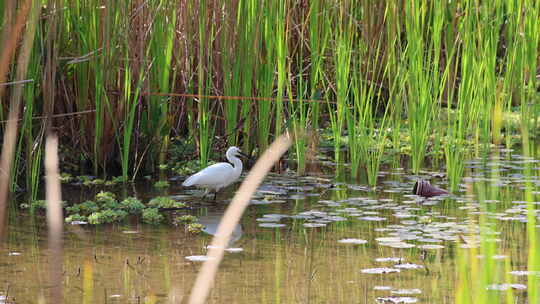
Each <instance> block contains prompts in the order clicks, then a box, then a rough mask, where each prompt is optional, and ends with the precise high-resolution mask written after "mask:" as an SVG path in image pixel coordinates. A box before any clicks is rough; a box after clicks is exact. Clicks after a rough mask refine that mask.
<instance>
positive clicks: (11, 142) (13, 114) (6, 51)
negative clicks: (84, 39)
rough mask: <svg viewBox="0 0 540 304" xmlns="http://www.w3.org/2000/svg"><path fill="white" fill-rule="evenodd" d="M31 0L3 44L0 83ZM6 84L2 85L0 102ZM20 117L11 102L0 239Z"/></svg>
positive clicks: (2, 165)
mask: <svg viewBox="0 0 540 304" xmlns="http://www.w3.org/2000/svg"><path fill="white" fill-rule="evenodd" d="M30 4H31V1H29V0H27V1H25V2H24V3H23V4H22V6H21V8H20V10H19V13H18V15H17V18H16V21H15V25H14V26H13V28H12V29H11V35H10V36H9V38H8V39H7V41H6V45H2V48H3V51H2V54H1V55H0V83H3V82H5V80H6V78H7V74H8V71H9V66H10V64H9V63H10V61H11V58H12V56H13V53H14V51H15V49H16V47H17V41H18V40H19V35H20V33H21V31H22V29H23V26H24V24H25V22H26V18H27V16H28V12H29V11H30ZM5 87H6V86H0V104H1V101H2V97H3V94H4V89H5ZM18 117H19V103H16V104H11V107H10V111H9V114H8V122H7V125H6V129H5V133H4V141H3V144H2V156H1V159H0V240H1V239H3V236H4V226H5V219H6V218H7V215H6V210H7V208H6V206H7V199H8V193H9V182H10V175H11V165H12V163H13V156H14V153H15V145H16V140H17V118H18Z"/></svg>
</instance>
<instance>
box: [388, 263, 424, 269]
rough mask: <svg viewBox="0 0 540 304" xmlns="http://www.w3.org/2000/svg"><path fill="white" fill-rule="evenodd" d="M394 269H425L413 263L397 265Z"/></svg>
mask: <svg viewBox="0 0 540 304" xmlns="http://www.w3.org/2000/svg"><path fill="white" fill-rule="evenodd" d="M394 267H396V268H399V269H421V268H424V266H422V265H418V264H413V263H404V264H396V265H394Z"/></svg>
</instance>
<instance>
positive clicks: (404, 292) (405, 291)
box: [391, 288, 422, 295]
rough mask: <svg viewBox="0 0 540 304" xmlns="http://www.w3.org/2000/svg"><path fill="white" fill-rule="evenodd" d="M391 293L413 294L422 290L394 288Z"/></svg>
mask: <svg viewBox="0 0 540 304" xmlns="http://www.w3.org/2000/svg"><path fill="white" fill-rule="evenodd" d="M391 293H393V294H398V295H412V294H421V293H422V290H420V289H418V288H414V289H394V290H392V291H391Z"/></svg>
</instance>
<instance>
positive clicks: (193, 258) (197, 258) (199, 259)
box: [186, 255, 211, 262]
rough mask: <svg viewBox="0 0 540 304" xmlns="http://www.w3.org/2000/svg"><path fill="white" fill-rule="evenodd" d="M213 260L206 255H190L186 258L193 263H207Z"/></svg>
mask: <svg viewBox="0 0 540 304" xmlns="http://www.w3.org/2000/svg"><path fill="white" fill-rule="evenodd" d="M210 259H211V258H210V257H209V256H206V255H190V256H187V257H186V260H188V261H191V262H205V261H208V260H210Z"/></svg>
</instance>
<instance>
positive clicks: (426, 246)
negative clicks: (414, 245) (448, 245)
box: [418, 245, 444, 250]
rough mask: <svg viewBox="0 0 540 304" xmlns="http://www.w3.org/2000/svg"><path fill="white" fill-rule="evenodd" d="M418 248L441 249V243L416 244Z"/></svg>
mask: <svg viewBox="0 0 540 304" xmlns="http://www.w3.org/2000/svg"><path fill="white" fill-rule="evenodd" d="M418 248H420V249H429V250H435V249H443V248H444V246H443V245H420V246H418Z"/></svg>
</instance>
